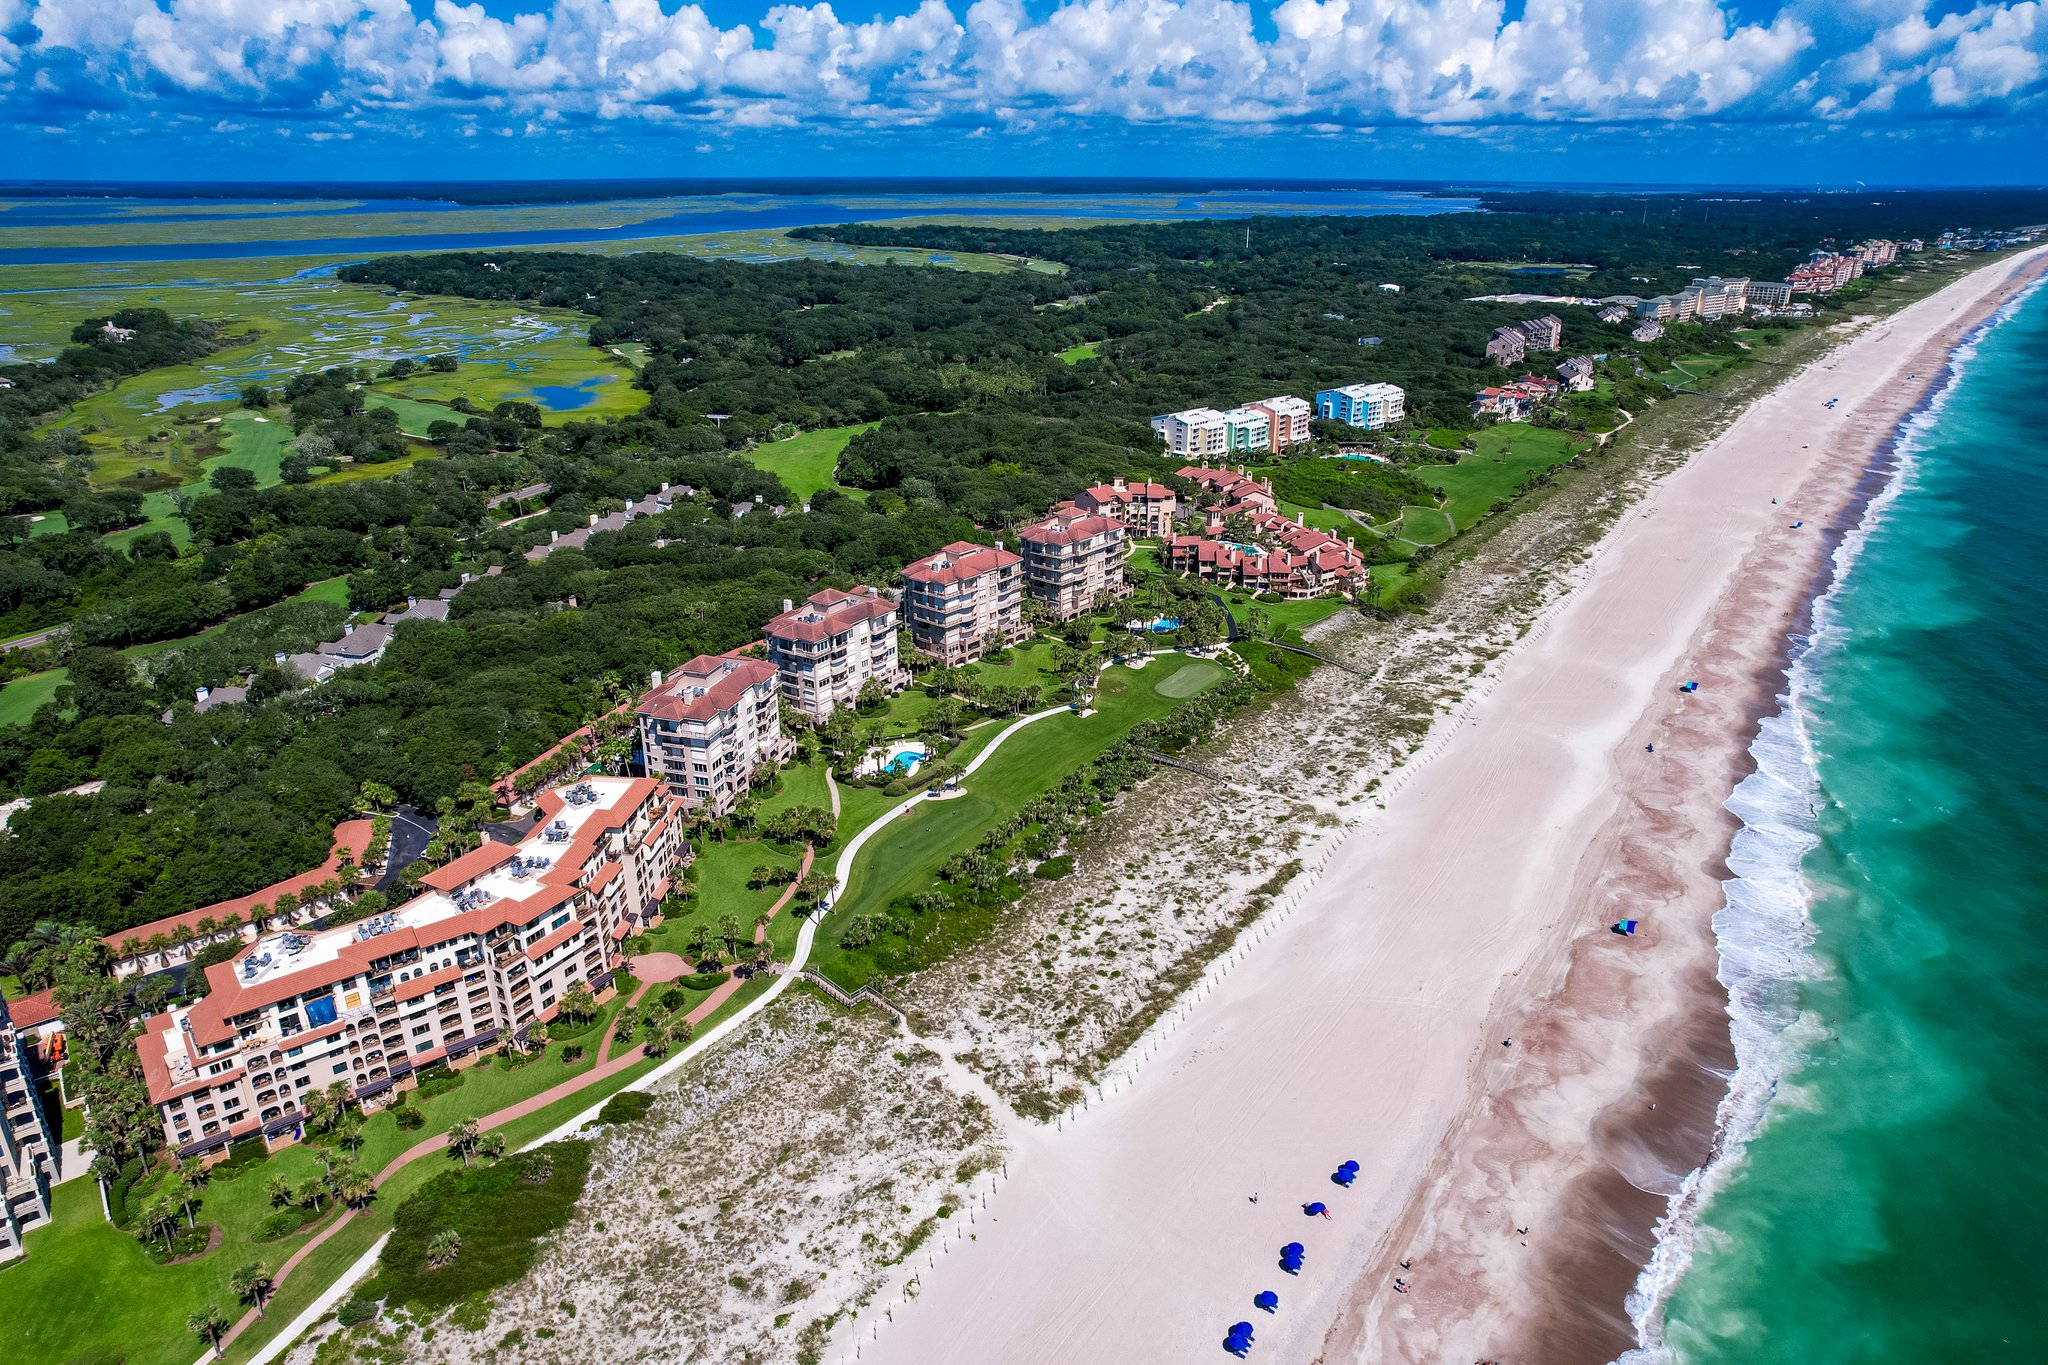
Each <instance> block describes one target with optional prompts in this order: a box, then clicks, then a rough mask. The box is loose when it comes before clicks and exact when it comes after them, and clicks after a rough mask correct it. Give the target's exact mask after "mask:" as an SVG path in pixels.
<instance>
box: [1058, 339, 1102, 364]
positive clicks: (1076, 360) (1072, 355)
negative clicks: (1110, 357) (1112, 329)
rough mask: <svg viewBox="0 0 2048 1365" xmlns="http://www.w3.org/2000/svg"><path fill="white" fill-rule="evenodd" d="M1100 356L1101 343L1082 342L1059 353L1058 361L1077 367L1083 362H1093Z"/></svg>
mask: <svg viewBox="0 0 2048 1365" xmlns="http://www.w3.org/2000/svg"><path fill="white" fill-rule="evenodd" d="M1101 354H1102V343H1101V342H1099V341H1084V342H1082V343H1081V344H1080V345H1078V346H1069V347H1067V349H1066V350H1064V351H1061V352H1060V353H1059V359H1060V360H1061V361H1062V362H1063V363H1065V364H1068V365H1078V364H1080V363H1081V362H1082V361H1084V360H1093V359H1095V358H1096V357H1097V356H1099V355H1101Z"/></svg>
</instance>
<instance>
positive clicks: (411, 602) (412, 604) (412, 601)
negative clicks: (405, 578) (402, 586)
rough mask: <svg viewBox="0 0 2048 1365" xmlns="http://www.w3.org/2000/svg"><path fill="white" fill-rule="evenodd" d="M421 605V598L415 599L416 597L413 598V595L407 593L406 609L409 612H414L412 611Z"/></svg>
mask: <svg viewBox="0 0 2048 1365" xmlns="http://www.w3.org/2000/svg"><path fill="white" fill-rule="evenodd" d="M419 604H420V599H419V598H417V597H414V596H413V595H412V594H411V593H407V594H406V595H405V609H406V610H407V611H411V610H412V609H413V608H414V607H416V606H418V605H419Z"/></svg>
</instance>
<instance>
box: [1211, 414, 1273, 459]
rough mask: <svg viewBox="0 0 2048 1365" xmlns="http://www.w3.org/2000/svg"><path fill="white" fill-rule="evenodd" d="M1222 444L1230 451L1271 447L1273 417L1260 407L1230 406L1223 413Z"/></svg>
mask: <svg viewBox="0 0 2048 1365" xmlns="http://www.w3.org/2000/svg"><path fill="white" fill-rule="evenodd" d="M1223 444H1224V446H1225V448H1226V449H1229V450H1231V451H1238V452H1241V451H1249V450H1256V451H1258V452H1260V453H1261V454H1263V453H1265V452H1267V451H1269V450H1271V449H1272V448H1273V419H1272V418H1271V417H1270V416H1268V415H1267V414H1266V413H1265V411H1264V410H1263V409H1260V408H1249V407H1247V408H1232V409H1231V410H1230V411H1228V412H1226V413H1224V414H1223Z"/></svg>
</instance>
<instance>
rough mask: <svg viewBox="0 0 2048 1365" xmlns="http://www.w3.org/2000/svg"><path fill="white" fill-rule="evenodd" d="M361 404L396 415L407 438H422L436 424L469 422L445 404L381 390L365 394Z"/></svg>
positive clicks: (399, 426)
mask: <svg viewBox="0 0 2048 1365" xmlns="http://www.w3.org/2000/svg"><path fill="white" fill-rule="evenodd" d="M363 402H364V404H365V405H366V406H368V407H373V408H384V409H387V410H389V411H391V412H394V413H397V414H398V429H399V430H400V431H402V432H404V433H405V434H406V435H408V436H418V437H422V438H424V437H425V436H426V434H427V428H428V427H430V426H432V425H433V424H434V423H436V422H453V423H455V424H456V425H457V426H460V425H462V424H463V423H464V422H467V421H468V420H469V419H468V418H467V417H464V416H463V415H462V414H461V413H459V412H457V411H456V410H455V409H453V408H451V407H448V406H446V405H445V404H442V403H423V402H421V401H420V400H419V399H417V398H408V397H406V396H405V395H404V394H402V393H386V392H384V391H383V390H381V389H371V390H370V391H369V392H367V393H365V394H364V395H363Z"/></svg>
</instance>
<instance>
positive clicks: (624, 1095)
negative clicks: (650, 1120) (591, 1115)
mask: <svg viewBox="0 0 2048 1365" xmlns="http://www.w3.org/2000/svg"><path fill="white" fill-rule="evenodd" d="M653 1107H654V1096H652V1095H649V1094H647V1093H645V1092H644V1091H639V1090H621V1091H620V1092H619V1093H618V1094H616V1095H614V1096H612V1097H611V1098H610V1099H608V1100H606V1101H605V1102H604V1108H602V1109H600V1110H598V1111H597V1121H598V1122H599V1123H631V1122H633V1121H634V1120H635V1119H643V1118H646V1117H647V1111H648V1110H649V1109H652V1108H653Z"/></svg>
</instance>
